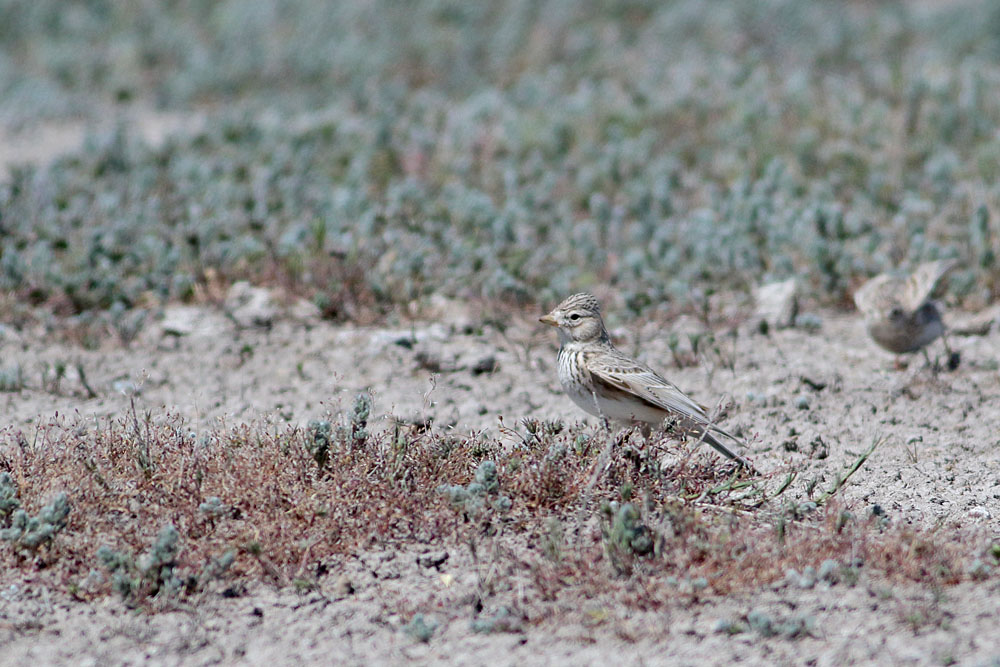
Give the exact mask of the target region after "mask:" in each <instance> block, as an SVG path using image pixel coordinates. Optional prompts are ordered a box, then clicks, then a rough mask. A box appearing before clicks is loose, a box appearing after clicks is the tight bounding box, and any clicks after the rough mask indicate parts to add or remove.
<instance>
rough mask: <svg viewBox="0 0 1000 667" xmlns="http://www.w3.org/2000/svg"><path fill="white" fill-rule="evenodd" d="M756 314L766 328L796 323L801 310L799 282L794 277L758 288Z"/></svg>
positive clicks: (783, 326)
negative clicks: (796, 317) (764, 323)
mask: <svg viewBox="0 0 1000 667" xmlns="http://www.w3.org/2000/svg"><path fill="white" fill-rule="evenodd" d="M754 296H755V300H756V302H757V307H756V310H755V312H754V315H755V317H756V319H757V320H758V322H766V323H767V327H766V328H775V329H784V328H787V327H790V326H792V325H793V324H794V323H795V316H796V315H797V314H798V312H799V298H798V284H797V283H796V280H795V279H794V278H789V279H788V280H784V281H782V282H778V283H769V284H767V285H761V286H760V287H758V288H757V290H756V294H755V295H754Z"/></svg>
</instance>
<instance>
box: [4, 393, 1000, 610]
mask: <svg viewBox="0 0 1000 667" xmlns="http://www.w3.org/2000/svg"><path fill="white" fill-rule="evenodd" d="M369 400H370V399H368V397H367V396H362V397H359V398H358V400H357V404H356V405H355V406H354V407H353V408H352V409H351V410H350V411H349V412H348V413H347V414H345V415H344V416H343V417H341V418H339V419H336V420H335V421H336V422H338V423H336V424H335V425H334V427H333V428H331V429H329V430H326V431H321V430H317V429H316V427H315V425H313V426H311V427H309V428H306V429H296V428H289V427H286V428H282V429H276V428H275V427H263V426H251V425H244V426H240V427H236V428H233V429H230V430H226V431H219V432H213V433H206V434H202V435H197V434H195V433H192V432H190V431H189V430H188V429H187V428H186V427H185V425H184V424H183V423H181V422H180V421H178V420H176V419H173V418H170V417H169V416H160V415H158V416H155V417H154V416H152V415H149V414H146V415H139V414H133V415H132V416H131V417H129V418H128V419H122V420H118V421H113V422H109V423H104V424H98V425H91V426H89V427H84V426H81V425H79V424H76V425H62V424H50V425H48V426H46V427H41V428H40V430H39V432H38V433H36V434H34V435H32V436H31V438H30V440H29V439H27V438H26V437H25V436H24V435H22V434H21V433H19V432H16V431H13V430H8V431H6V432H5V433H4V438H3V442H2V443H0V445H2V446H0V468H3V469H4V470H6V471H7V472H5V473H3V474H2V475H0V511H2V515H0V528H2V530H0V536H2V537H3V539H4V542H3V543H0V544H2V545H3V546H0V563H2V564H3V570H4V573H5V574H4V575H3V578H4V580H6V581H11V582H13V581H17V580H19V578H21V577H24V576H26V575H28V574H30V576H31V577H32V578H33V579H34V580H35V581H43V582H45V583H46V584H47V585H49V586H51V587H52V588H54V589H56V590H62V591H64V592H69V593H72V594H73V595H75V596H77V597H79V598H83V599H91V598H94V597H101V596H105V595H108V594H110V593H112V592H115V593H117V594H119V595H120V596H122V598H123V599H124V600H125V601H127V602H128V603H129V604H132V605H161V606H162V605H169V604H171V603H173V602H175V601H177V600H179V599H181V598H183V597H185V596H191V595H196V594H198V593H199V592H201V591H205V590H217V589H218V587H222V588H226V589H228V590H230V591H237V593H235V594H238V591H239V590H242V589H243V588H245V586H246V585H247V584H249V583H252V582H256V581H265V582H271V583H274V584H277V585H290V584H292V583H293V582H294V583H296V585H299V586H305V587H306V588H307V589H309V588H316V587H319V586H323V585H326V586H330V585H331V581H329V580H325V579H323V577H324V576H325V575H326V573H330V572H333V573H334V574H335V573H336V571H337V570H338V569H339V567H340V566H343V565H344V564H345V563H347V562H348V561H349V560H350V559H352V558H355V557H357V554H359V553H362V552H364V551H366V550H367V551H371V550H379V549H402V550H406V549H409V548H412V547H413V546H414V545H418V544H419V545H423V546H424V547H427V548H435V547H436V548H446V549H459V550H464V549H467V548H471V549H472V552H473V554H474V556H475V557H476V558H478V559H482V558H487V559H491V561H492V562H493V565H494V566H495V567H500V566H511V567H516V568H521V569H522V571H524V570H523V568H527V572H529V573H530V582H529V584H528V586H529V587H528V589H527V592H526V593H525V595H526V596H527V598H526V599H529V600H532V601H533V602H536V603H538V604H540V605H544V603H545V601H547V600H554V599H556V598H558V597H559V596H560V595H563V594H570V593H571V592H572V594H573V595H580V594H583V595H588V596H589V595H601V594H604V595H612V596H614V597H616V598H617V599H619V601H620V602H621V603H622V604H625V605H632V606H640V607H642V608H655V607H658V606H662V605H668V604H670V603H671V600H676V599H691V598H697V597H699V596H705V595H712V594H725V593H731V592H738V591H747V590H755V589H757V588H759V587H760V586H762V585H764V584H771V583H776V582H781V581H784V580H786V579H787V580H788V581H789V582H791V584H792V585H796V586H803V587H811V586H814V585H816V584H817V583H824V582H825V583H826V584H844V585H852V584H853V583H854V582H857V581H858V580H859V578H860V577H862V576H865V575H868V574H870V575H873V576H874V575H877V576H879V577H885V578H888V579H890V580H896V581H910V582H920V583H926V584H930V585H933V586H936V587H940V586H946V585H949V584H954V583H957V582H959V581H963V580H973V579H982V578H986V577H989V576H991V572H992V566H993V565H994V564H995V561H996V554H997V553H1000V552H998V551H997V549H996V548H995V547H994V548H993V549H992V550H991V549H990V542H989V539H988V536H985V535H981V534H978V533H976V532H975V531H967V530H961V529H931V528H918V527H913V526H910V525H906V524H902V525H897V524H896V523H895V522H893V521H892V518H891V517H890V516H887V515H886V513H885V512H884V511H883V510H882V509H881V508H879V507H877V506H874V507H871V508H864V507H859V508H846V507H843V506H840V505H839V504H838V502H837V501H836V495H835V494H836V492H837V490H838V489H839V488H841V486H842V485H843V484H845V483H848V484H849V483H850V481H849V479H848V476H849V475H850V474H851V473H852V472H854V471H855V470H857V469H858V467H859V466H860V465H861V463H862V462H863V461H864V457H865V456H867V454H865V455H863V456H862V457H860V458H859V459H858V460H857V461H854V462H851V461H842V462H833V461H831V462H830V466H831V467H832V468H834V469H839V470H840V471H841V472H840V474H839V475H836V476H835V477H836V479H837V482H836V483H835V484H834V485H833V486H832V487H831V488H830V489H829V490H828V491H827V492H820V491H821V490H817V489H811V488H807V487H808V486H810V485H807V484H800V483H799V482H798V481H797V480H796V479H795V476H794V472H795V471H791V470H789V471H784V472H780V473H776V474H775V475H773V476H769V477H766V478H746V477H743V476H742V475H743V474H744V473H741V472H740V471H739V470H738V469H736V468H731V469H727V468H726V467H724V466H719V465H718V462H717V461H715V460H710V459H709V458H708V457H704V458H703V457H700V456H698V457H691V456H683V457H681V459H680V460H678V461H677V462H675V463H671V464H669V465H667V464H663V463H661V462H660V461H661V459H662V453H663V452H664V450H663V446H664V445H665V444H667V441H659V442H657V441H654V442H651V443H648V444H646V445H645V446H642V445H641V444H640V442H639V441H640V440H641V438H639V437H638V436H637V435H635V434H629V433H626V434H623V435H620V436H617V437H616V438H614V439H612V438H613V436H612V435H611V434H609V433H607V432H606V431H604V430H603V429H601V428H596V429H569V428H564V427H562V425H560V424H557V423H547V424H544V425H543V424H537V423H534V424H532V423H528V424H526V425H523V428H522V429H521V430H519V431H510V432H509V433H508V435H510V434H512V433H517V434H518V436H519V437H518V439H516V440H514V441H513V443H512V442H511V441H510V439H509V438H507V439H505V441H500V440H495V439H492V438H487V437H484V436H481V435H477V434H470V435H466V436H456V435H443V434H440V433H434V432H429V431H425V430H422V428H421V427H412V426H406V425H402V424H400V425H397V426H395V427H394V428H392V429H389V430H376V431H370V430H369V429H367V428H365V427H364V426H362V422H363V421H364V420H365V419H366V415H365V408H366V407H367V406H368V405H370V404H369V402H368V401H369ZM319 432H323V433H325V434H326V435H324V436H323V437H324V438H327V449H326V454H325V457H324V458H322V459H319V458H317V456H316V455H315V452H316V446H315V442H316V437H317V433H319ZM633 439H634V440H635V442H632V440H633ZM875 444H877V443H875ZM670 447H671V448H673V447H676V444H672V445H670ZM873 447H874V445H873ZM869 453H870V452H869ZM841 466H842V467H841ZM36 513H37V514H36ZM591 518H595V519H596V521H591ZM525 544H535V545H536V546H535V547H529V548H527V549H526V548H525ZM338 564H339V565H338ZM793 571H794V572H793ZM329 576H331V577H332V576H333V575H329ZM629 582H634V583H639V582H641V585H640V586H635V585H632V584H630V583H629ZM491 586H492V587H493V588H492V589H491V590H494V591H495V590H496V587H497V586H499V587H500V588H502V587H503V584H502V583H498V582H496V581H494V582H493V583H492V584H491ZM490 594H491V593H490V592H489V590H487V589H484V590H483V592H481V595H483V596H485V597H486V598H488V597H489V596H490ZM486 601H488V600H484V602H486ZM413 611H419V610H413Z"/></svg>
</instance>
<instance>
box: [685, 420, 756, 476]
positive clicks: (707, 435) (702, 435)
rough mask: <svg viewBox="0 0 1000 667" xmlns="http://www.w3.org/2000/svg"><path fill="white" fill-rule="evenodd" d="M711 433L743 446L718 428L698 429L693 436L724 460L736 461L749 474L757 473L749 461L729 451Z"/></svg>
mask: <svg viewBox="0 0 1000 667" xmlns="http://www.w3.org/2000/svg"><path fill="white" fill-rule="evenodd" d="M712 431H715V432H716V433H719V434H721V435H724V436H726V437H727V438H729V439H730V440H732V441H733V442H736V443H739V444H741V445H742V444H743V442H742V441H741V440H740V439H739V438H737V437H736V436H735V435H731V434H729V433H726V432H725V431H723V430H722V429H721V428H719V427H718V426H709V427H708V428H698V429H697V430H695V431H694V434H695V436H696V437H697V438H698V440H700V441H701V442H704V443H705V444H706V445H708V446H709V447H711V448H712V449H714V450H715V451H717V452H719V453H720V454H722V455H723V456H725V457H726V458H729V459H732V460H733V461H736V462H737V463H739V464H740V465H741V466H743V467H744V468H746V469H747V470H749V471H751V472H754V473H755V472H757V471H756V469H755V468H754V467H753V464H752V463H750V461H748V460H747V459H745V458H743V457H742V456H740V455H739V454H737V453H736V452H734V451H733V450H731V449H730V448H729V447H726V446H725V445H724V444H722V443H721V442H719V440H718V439H717V438H716V437H715V436H714V435H712Z"/></svg>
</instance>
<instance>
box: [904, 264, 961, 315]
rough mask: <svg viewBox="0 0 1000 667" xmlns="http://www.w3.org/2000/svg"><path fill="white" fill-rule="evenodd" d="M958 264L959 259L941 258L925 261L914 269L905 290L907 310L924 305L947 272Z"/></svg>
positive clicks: (907, 280)
mask: <svg viewBox="0 0 1000 667" xmlns="http://www.w3.org/2000/svg"><path fill="white" fill-rule="evenodd" d="M957 265H958V260H955V259H939V260H937V261H935V262H924V263H923V264H921V265H920V266H918V267H917V268H916V269H914V271H913V273H911V274H910V276H909V277H908V278H907V279H906V288H905V289H904V291H903V301H904V305H905V306H906V308H907V310H911V311H912V310H916V309H917V308H920V306H922V305H924V302H925V301H927V299H929V298H930V296H931V294H932V293H933V292H934V288H936V287H937V284H938V283H939V282H940V281H941V279H942V278H944V276H945V274H946V273H948V272H949V271H951V270H952V269H953V268H955V266H957Z"/></svg>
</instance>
